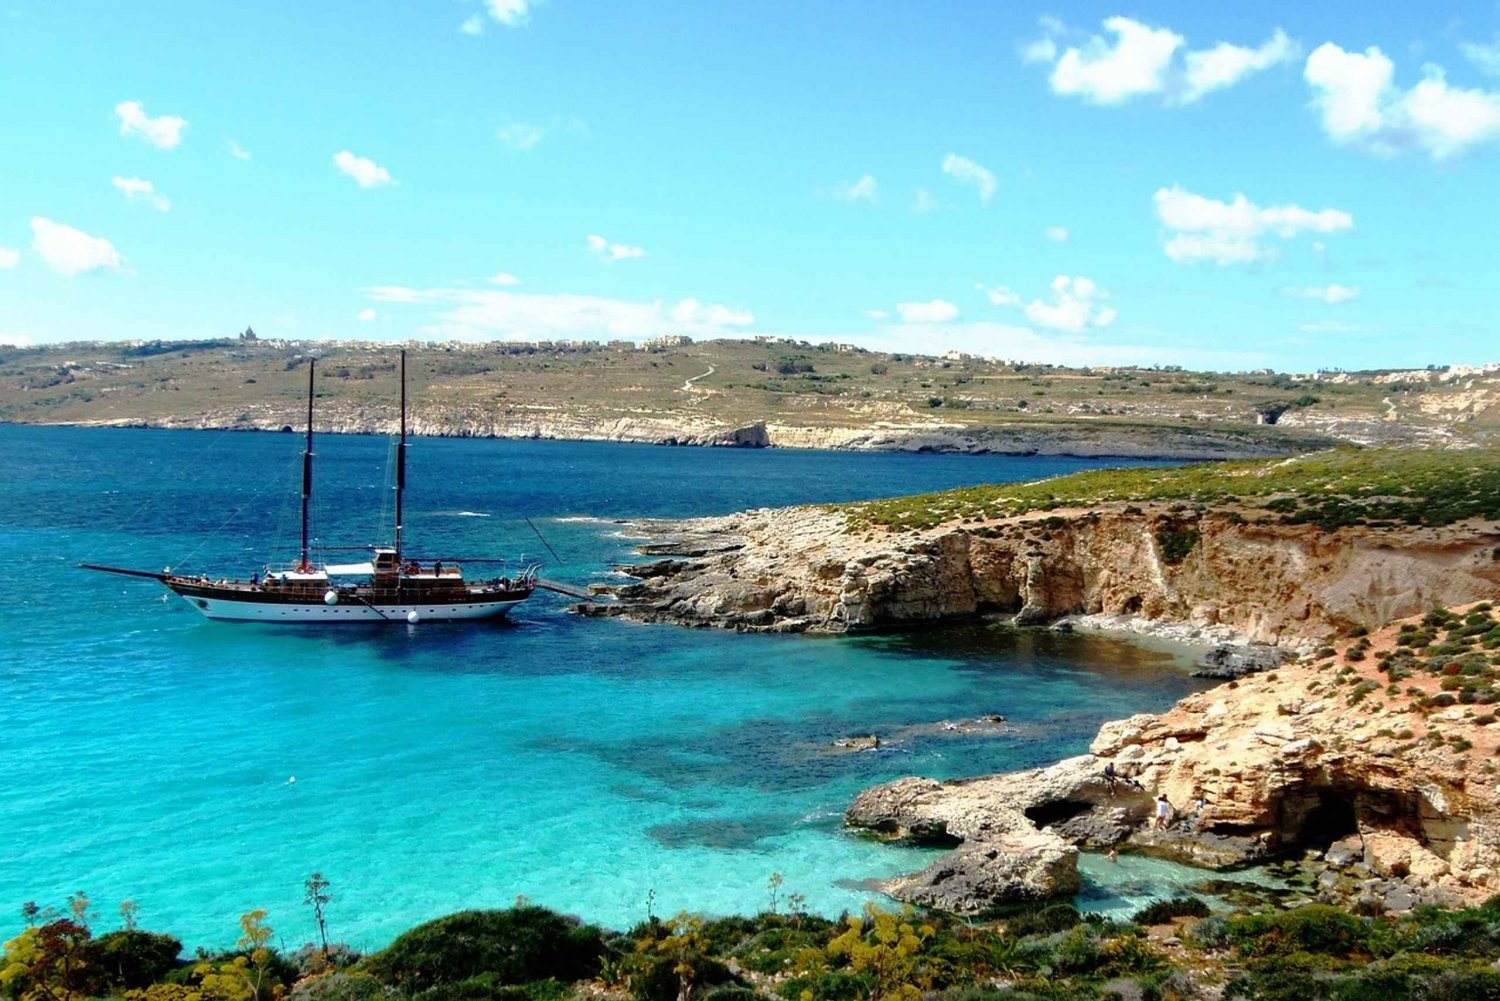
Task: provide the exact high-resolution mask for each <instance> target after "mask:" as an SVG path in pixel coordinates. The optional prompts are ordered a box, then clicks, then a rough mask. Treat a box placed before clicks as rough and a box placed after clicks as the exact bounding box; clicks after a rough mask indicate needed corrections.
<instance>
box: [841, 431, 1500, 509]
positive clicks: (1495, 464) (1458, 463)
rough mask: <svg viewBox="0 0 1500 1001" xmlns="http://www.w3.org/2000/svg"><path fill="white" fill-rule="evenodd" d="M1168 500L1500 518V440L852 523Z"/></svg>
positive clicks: (1066, 484)
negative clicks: (1454, 448)
mask: <svg viewBox="0 0 1500 1001" xmlns="http://www.w3.org/2000/svg"><path fill="white" fill-rule="evenodd" d="M1147 501H1168V502H1180V503H1185V504H1193V505H1202V506H1207V507H1214V508H1220V509H1235V510H1238V511H1239V512H1240V513H1241V514H1242V515H1248V516H1254V517H1261V518H1268V519H1274V520H1278V521H1281V522H1286V523H1294V524H1296V523H1309V524H1315V525H1318V526H1320V527H1322V528H1324V529H1334V528H1338V527H1340V526H1342V525H1362V524H1370V525H1394V524H1403V525H1447V524H1451V523H1453V522H1455V521H1461V520H1463V519H1465V518H1496V519H1500V448H1496V447H1487V448H1475V449H1466V450H1462V451H1440V450H1433V449H1414V448H1406V449H1398V448H1368V449H1360V448H1340V449H1333V450H1329V451H1325V452H1317V453H1314V454H1311V455H1304V456H1298V457H1296V458H1292V459H1272V460H1249V461H1235V462H1208V463H1202V464H1199V465H1193V466H1177V467H1171V468H1156V467H1138V468H1134V469H1108V470H1100V471H1097V472H1089V473H1075V474H1073V475H1071V476H1062V477H1058V478H1056V479H1050V480H1040V481H1037V482H1034V483H1014V484H1000V485H995V486H979V487H966V488H962V489H958V490H948V491H944V492H942V493H933V494H920V495H917V496H913V497H897V498H893V499H890V500H880V501H869V502H865V503H860V504H851V505H846V506H844V507H843V508H841V510H844V511H847V512H848V515H849V522H850V525H851V527H854V528H866V527H871V526H886V527H892V528H927V527H931V526H934V525H940V524H944V523H946V522H952V521H984V520H990V519H995V518H1007V517H1011V516H1014V515H1019V514H1026V513H1028V512H1031V511H1050V510H1054V509H1056V508H1064V507H1097V506H1099V505H1101V504H1109V503H1129V502H1137V503H1140V502H1147Z"/></svg>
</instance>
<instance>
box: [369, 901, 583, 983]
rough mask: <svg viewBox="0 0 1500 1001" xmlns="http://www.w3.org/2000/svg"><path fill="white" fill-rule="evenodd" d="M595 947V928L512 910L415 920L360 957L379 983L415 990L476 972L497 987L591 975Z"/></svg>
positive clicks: (541, 911)
mask: <svg viewBox="0 0 1500 1001" xmlns="http://www.w3.org/2000/svg"><path fill="white" fill-rule="evenodd" d="M602 952H603V940H602V936H601V934H600V931H599V929H598V928H595V927H594V926H592V925H585V924H582V923H580V922H579V921H578V920H577V919H574V918H566V917H563V916H562V915H560V914H556V913H554V912H552V911H549V910H547V909H546V908H542V907H517V908H514V909H512V910H505V911H461V912H459V913H458V914H450V915H448V916H447V917H443V918H438V919H437V920H435V921H429V922H427V923H426V924H422V925H418V926H417V927H415V928H413V929H412V930H411V931H408V932H406V933H405V934H403V935H401V936H400V937H399V938H397V939H396V940H395V941H394V942H392V943H391V944H390V945H389V946H387V947H386V948H385V949H384V950H382V951H381V952H378V953H376V954H375V955H374V956H371V957H370V958H369V959H368V960H367V961H366V962H367V968H368V969H369V971H370V972H371V973H373V974H374V975H375V976H376V977H379V978H380V979H381V980H382V981H384V982H385V983H388V984H392V985H394V986H397V987H400V988H402V989H403V990H405V991H406V992H408V993H411V994H416V993H418V992H420V991H425V990H428V989H430V988H433V987H437V986H439V985H442V984H459V983H462V982H464V981H466V980H470V979H472V978H475V977H479V976H482V975H484V974H494V976H495V977H496V980H497V982H498V983H502V984H524V983H528V982H531V981H534V980H546V979H548V978H549V977H555V978H557V979H559V980H567V981H572V980H581V979H584V978H586V977H592V976H594V975H596V974H597V973H598V972H599V962H600V955H601V953H602Z"/></svg>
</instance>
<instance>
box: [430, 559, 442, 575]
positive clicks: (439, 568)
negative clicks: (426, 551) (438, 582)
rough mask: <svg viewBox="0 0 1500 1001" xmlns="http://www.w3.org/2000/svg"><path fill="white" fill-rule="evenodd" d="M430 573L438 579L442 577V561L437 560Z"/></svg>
mask: <svg viewBox="0 0 1500 1001" xmlns="http://www.w3.org/2000/svg"><path fill="white" fill-rule="evenodd" d="M432 572H433V573H434V574H435V575H436V576H438V577H441V576H442V575H443V561H442V560H438V561H437V562H436V563H434V564H433V565H432Z"/></svg>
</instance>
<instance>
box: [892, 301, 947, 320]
mask: <svg viewBox="0 0 1500 1001" xmlns="http://www.w3.org/2000/svg"><path fill="white" fill-rule="evenodd" d="M896 314H897V315H898V316H900V317H901V319H902V320H903V321H905V322H907V323H946V322H948V321H949V320H952V319H955V318H956V317H957V316H958V307H957V306H955V305H953V303H951V302H948V301H947V300H945V299H933V300H931V301H930V302H898V303H896Z"/></svg>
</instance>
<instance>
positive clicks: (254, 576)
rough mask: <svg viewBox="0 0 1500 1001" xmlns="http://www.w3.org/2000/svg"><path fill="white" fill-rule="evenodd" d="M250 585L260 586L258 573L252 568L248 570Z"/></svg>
mask: <svg viewBox="0 0 1500 1001" xmlns="http://www.w3.org/2000/svg"><path fill="white" fill-rule="evenodd" d="M250 586H251V587H260V574H258V573H256V572H255V571H254V570H252V571H250Z"/></svg>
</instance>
